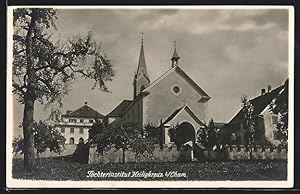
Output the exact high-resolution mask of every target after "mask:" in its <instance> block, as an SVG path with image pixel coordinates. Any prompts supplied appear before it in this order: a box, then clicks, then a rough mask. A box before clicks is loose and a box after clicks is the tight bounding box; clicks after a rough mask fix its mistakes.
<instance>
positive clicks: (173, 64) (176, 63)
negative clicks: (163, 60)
mask: <svg viewBox="0 0 300 194" xmlns="http://www.w3.org/2000/svg"><path fill="white" fill-rule="evenodd" d="M179 59H180V57H179V55H178V53H177V51H176V41H174V53H173V56H172V58H171V61H172V67H174V66H176V65H178V61H179Z"/></svg>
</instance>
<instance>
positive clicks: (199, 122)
mask: <svg viewBox="0 0 300 194" xmlns="http://www.w3.org/2000/svg"><path fill="white" fill-rule="evenodd" d="M183 110H186V111H187V113H188V114H189V115H190V116H191V117H192V118H193V119H194V120H195V121H196V122H197V123H198V124H200V125H204V124H203V122H202V121H201V120H200V119H199V118H198V117H197V116H196V115H195V114H194V113H193V111H192V110H191V109H190V108H189V107H188V106H187V105H184V106H182V107H181V108H179V109H177V110H175V111H174V112H173V113H172V114H171V115H170V116H169V117H168V118H167V119H166V120H165V121H164V122H163V124H166V123H168V122H169V121H171V120H173V119H174V118H175V117H176V116H177V115H179V114H180V113H181V112H182V111H183Z"/></svg>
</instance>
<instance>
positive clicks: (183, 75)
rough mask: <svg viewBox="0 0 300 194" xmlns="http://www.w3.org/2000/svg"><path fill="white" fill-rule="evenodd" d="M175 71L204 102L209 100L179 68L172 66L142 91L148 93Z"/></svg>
mask: <svg viewBox="0 0 300 194" xmlns="http://www.w3.org/2000/svg"><path fill="white" fill-rule="evenodd" d="M173 71H176V72H177V73H178V74H179V75H180V76H181V77H183V78H184V79H185V80H186V81H187V82H189V83H190V84H191V86H192V87H193V88H194V89H195V90H196V91H197V92H198V93H199V94H200V95H202V96H203V98H205V99H206V100H209V99H210V96H208V94H207V93H206V92H205V91H204V90H203V89H202V88H200V87H199V86H198V84H196V82H194V80H192V78H190V77H189V76H188V75H187V74H186V73H185V72H184V71H183V70H182V69H181V68H180V67H179V66H174V67H173V68H171V69H169V70H168V71H167V72H165V73H164V74H163V75H162V76H160V77H159V78H157V79H156V80H155V81H153V82H152V83H151V84H150V85H149V86H148V87H147V88H145V89H144V91H149V90H150V89H151V88H152V87H153V86H155V85H156V84H157V83H158V82H160V81H161V80H162V79H164V78H165V77H167V75H169V74H170V73H171V72H173Z"/></svg>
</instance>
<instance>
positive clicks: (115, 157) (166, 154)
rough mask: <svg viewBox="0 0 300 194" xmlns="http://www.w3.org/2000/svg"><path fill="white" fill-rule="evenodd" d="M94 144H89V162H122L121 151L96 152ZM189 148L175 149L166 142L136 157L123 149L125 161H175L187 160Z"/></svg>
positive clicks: (130, 150)
mask: <svg viewBox="0 0 300 194" xmlns="http://www.w3.org/2000/svg"><path fill="white" fill-rule="evenodd" d="M96 149H97V148H96V146H90V150H89V162H88V163H89V164H95V163H104V164H106V163H122V161H123V160H122V158H123V151H122V150H121V149H120V150H116V149H110V150H108V151H104V152H103V154H98V153H97V152H96ZM190 153H191V150H189V149H187V148H182V149H181V150H177V146H176V145H171V146H168V145H166V144H164V145H163V148H162V149H161V148H160V146H159V145H158V144H155V148H154V151H153V153H152V154H153V155H149V154H148V153H145V155H147V156H146V157H136V156H135V153H134V152H133V151H132V149H129V150H126V151H125V163H128V162H176V161H183V160H189V159H190V158H189V157H190Z"/></svg>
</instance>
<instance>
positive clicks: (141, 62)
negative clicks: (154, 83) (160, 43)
mask: <svg viewBox="0 0 300 194" xmlns="http://www.w3.org/2000/svg"><path fill="white" fill-rule="evenodd" d="M141 34H142V40H141V50H140V58H139V63H138V68H137V72H136V78H138V77H140V76H141V75H142V74H144V75H145V76H146V77H147V79H149V76H148V73H147V67H146V60H145V54H144V33H143V32H142V33H141Z"/></svg>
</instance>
